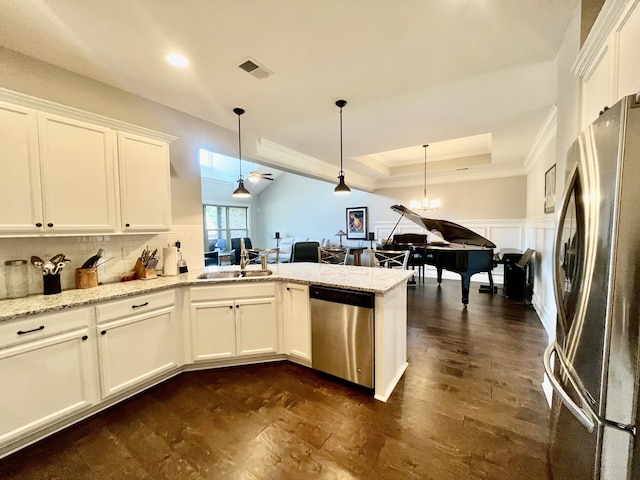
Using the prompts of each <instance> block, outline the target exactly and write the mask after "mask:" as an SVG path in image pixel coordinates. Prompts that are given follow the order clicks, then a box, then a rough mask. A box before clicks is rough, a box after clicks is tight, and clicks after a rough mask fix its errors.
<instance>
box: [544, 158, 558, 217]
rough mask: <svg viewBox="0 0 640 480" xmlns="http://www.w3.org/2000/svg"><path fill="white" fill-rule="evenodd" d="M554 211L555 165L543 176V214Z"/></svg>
mask: <svg viewBox="0 0 640 480" xmlns="http://www.w3.org/2000/svg"><path fill="white" fill-rule="evenodd" d="M555 210H556V164H555V163H554V164H553V166H552V167H551V168H549V170H547V171H546V172H545V174H544V213H553V212H555Z"/></svg>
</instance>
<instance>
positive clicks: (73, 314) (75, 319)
mask: <svg viewBox="0 0 640 480" xmlns="http://www.w3.org/2000/svg"><path fill="white" fill-rule="evenodd" d="M92 315H93V309H92V308H81V309H75V310H71V311H66V312H55V313H43V314H41V315H33V316H29V317H27V318H21V319H17V320H10V321H8V322H2V323H0V348H4V347H8V346H10V345H17V344H20V343H24V342H30V341H32V340H38V339H40V338H44V337H49V336H51V335H55V334H58V333H62V332H67V331H69V330H74V329H77V328H78V327H84V326H88V325H91V324H92V321H93V317H92Z"/></svg>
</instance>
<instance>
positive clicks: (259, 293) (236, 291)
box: [189, 282, 276, 302]
mask: <svg viewBox="0 0 640 480" xmlns="http://www.w3.org/2000/svg"><path fill="white" fill-rule="evenodd" d="M189 292H190V295H191V301H192V302H205V301H208V300H224V299H229V298H233V299H240V298H256V297H264V296H275V295H276V284H275V283H257V282H250V283H245V284H240V285H208V286H206V287H191V288H190V289H189Z"/></svg>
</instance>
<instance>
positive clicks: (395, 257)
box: [371, 250, 409, 270]
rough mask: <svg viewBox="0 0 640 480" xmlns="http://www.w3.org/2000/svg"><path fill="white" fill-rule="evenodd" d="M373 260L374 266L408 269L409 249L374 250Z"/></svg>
mask: <svg viewBox="0 0 640 480" xmlns="http://www.w3.org/2000/svg"><path fill="white" fill-rule="evenodd" d="M371 252H372V254H373V255H372V257H371V261H372V262H373V263H374V264H373V265H371V266H372V267H373V266H376V267H382V268H402V269H403V270H406V269H407V264H408V262H409V250H372V251H371Z"/></svg>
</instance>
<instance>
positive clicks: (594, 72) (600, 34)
mask: <svg viewBox="0 0 640 480" xmlns="http://www.w3.org/2000/svg"><path fill="white" fill-rule="evenodd" d="M638 42H640V2H638V0H611V1H607V2H605V4H604V6H603V7H602V10H601V11H600V14H599V15H598V18H597V19H596V21H595V23H594V25H593V27H592V29H591V31H590V32H589V35H588V36H587V39H586V41H585V43H584V45H583V46H582V49H581V50H580V53H579V54H578V58H577V59H576V62H575V64H574V66H573V71H574V73H575V74H576V75H578V77H579V78H580V80H581V87H582V88H581V92H582V118H581V126H582V127H583V128H584V127H586V126H587V125H589V124H591V123H592V122H593V121H594V120H595V119H596V118H598V115H599V114H600V112H601V111H602V110H603V109H604V107H607V106H611V105H613V104H615V103H616V102H617V101H618V100H620V99H621V98H622V97H624V96H626V95H631V94H636V93H638V92H639V91H640V64H639V63H638V61H637V52H638V47H637V45H638Z"/></svg>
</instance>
